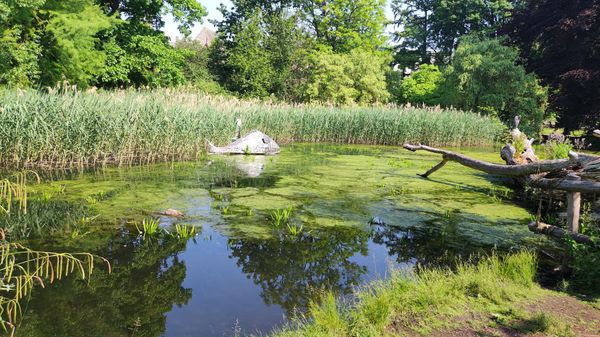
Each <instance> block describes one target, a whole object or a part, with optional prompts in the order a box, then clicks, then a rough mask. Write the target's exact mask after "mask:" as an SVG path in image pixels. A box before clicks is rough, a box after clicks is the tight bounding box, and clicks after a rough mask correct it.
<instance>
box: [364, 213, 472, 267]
mask: <svg viewBox="0 0 600 337" xmlns="http://www.w3.org/2000/svg"><path fill="white" fill-rule="evenodd" d="M459 224H460V222H459V218H458V217H456V216H455V215H451V216H450V217H448V218H447V219H445V220H444V221H426V222H423V223H421V224H420V225H419V226H415V227H413V228H411V229H405V230H403V229H400V228H398V227H394V226H389V225H383V226H379V225H377V226H374V227H373V232H372V240H373V242H374V243H376V244H380V245H385V246H386V248H387V249H388V254H389V255H390V256H392V257H395V259H396V260H397V262H399V263H412V264H417V265H420V266H453V265H454V264H455V263H456V262H457V261H458V260H461V259H463V258H465V257H469V256H471V255H473V254H476V253H478V252H482V249H483V246H482V245H480V244H477V243H476V242H473V241H472V240H469V239H468V238H467V237H465V235H464V233H463V232H462V230H463V229H461V227H460V226H459Z"/></svg>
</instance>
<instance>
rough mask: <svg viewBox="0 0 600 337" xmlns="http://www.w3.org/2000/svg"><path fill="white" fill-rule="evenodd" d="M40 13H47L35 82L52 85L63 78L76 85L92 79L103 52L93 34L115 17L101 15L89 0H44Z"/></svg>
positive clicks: (103, 55) (96, 6)
mask: <svg viewBox="0 0 600 337" xmlns="http://www.w3.org/2000/svg"><path fill="white" fill-rule="evenodd" d="M40 13H41V15H46V16H47V17H48V22H47V24H46V25H45V26H44V27H43V29H42V30H41V32H40V34H41V38H42V42H41V44H40V46H41V48H42V53H41V55H40V58H39V67H40V69H43V71H41V72H40V79H39V83H40V84H41V85H45V86H54V85H55V84H56V83H57V82H59V81H63V80H66V81H68V82H69V83H71V84H75V85H78V86H80V87H87V86H89V85H90V84H92V83H94V80H95V77H96V76H97V74H98V71H99V69H102V68H103V66H104V62H105V54H104V52H103V51H101V50H98V49H97V48H96V45H97V44H99V43H100V40H99V39H98V37H97V36H96V35H97V34H98V33H99V32H100V31H102V30H104V29H108V28H109V27H110V26H111V25H113V24H114V23H115V22H116V20H115V19H114V18H111V17H108V16H106V15H104V13H103V11H102V10H101V9H100V7H98V5H96V4H95V3H94V1H93V0H76V1H58V0H47V1H46V4H45V6H44V7H43V10H42V11H40Z"/></svg>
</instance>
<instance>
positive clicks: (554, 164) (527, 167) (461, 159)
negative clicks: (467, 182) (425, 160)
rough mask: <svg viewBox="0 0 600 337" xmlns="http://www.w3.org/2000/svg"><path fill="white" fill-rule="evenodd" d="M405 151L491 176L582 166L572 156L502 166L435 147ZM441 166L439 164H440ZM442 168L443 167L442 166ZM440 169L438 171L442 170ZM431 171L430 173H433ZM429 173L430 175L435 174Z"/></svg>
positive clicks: (529, 173)
mask: <svg viewBox="0 0 600 337" xmlns="http://www.w3.org/2000/svg"><path fill="white" fill-rule="evenodd" d="M403 147H404V148H405V149H407V150H410V151H413V152H414V151H418V150H424V151H429V152H433V153H439V154H441V155H442V157H443V158H444V160H445V161H448V160H450V161H455V162H457V163H460V164H462V165H464V166H467V167H470V168H472V169H475V170H479V171H483V172H486V173H490V174H498V175H503V176H509V177H522V176H527V175H531V174H538V173H544V172H551V171H560V170H563V169H568V168H574V167H577V166H579V165H581V161H580V159H579V157H578V156H572V157H570V158H569V159H558V160H546V161H541V162H534V163H529V164H523V165H501V164H493V163H489V162H485V161H481V160H477V159H473V158H469V157H467V156H464V155H462V154H458V153H455V152H452V151H447V150H442V149H438V148H434V147H429V146H427V145H420V144H419V145H412V144H404V146H403ZM438 165H439V164H438ZM440 167H441V166H440ZM440 167H438V169H439V168H440ZM432 170H433V169H432ZM432 170H430V171H432ZM435 171H436V170H433V171H432V172H429V174H431V173H433V172H435ZM429 174H426V175H425V174H424V176H428V175H429Z"/></svg>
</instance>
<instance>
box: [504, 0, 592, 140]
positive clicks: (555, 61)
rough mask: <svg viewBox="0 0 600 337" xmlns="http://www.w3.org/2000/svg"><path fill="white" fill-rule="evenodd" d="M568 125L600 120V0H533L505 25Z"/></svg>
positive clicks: (588, 124) (562, 121) (580, 125)
mask: <svg viewBox="0 0 600 337" xmlns="http://www.w3.org/2000/svg"><path fill="white" fill-rule="evenodd" d="M504 32H505V33H508V35H509V37H510V40H511V42H513V43H515V44H517V45H518V46H519V47H520V48H521V52H522V56H523V58H524V59H525V60H526V65H527V68H528V69H529V70H530V71H534V72H535V73H536V74H538V76H539V77H540V78H541V79H542V81H543V82H544V84H546V85H549V86H550V87H551V89H552V90H551V97H550V103H551V106H550V108H551V109H552V110H554V111H556V112H558V115H559V124H560V125H561V126H564V127H565V129H566V130H573V129H577V128H585V129H588V130H589V129H591V128H593V127H596V126H598V124H599V123H600V0H530V1H528V2H527V4H526V5H525V6H524V8H522V9H521V10H520V11H518V12H517V13H515V15H514V16H513V20H512V21H511V23H509V24H508V25H507V26H506V27H505V28H504Z"/></svg>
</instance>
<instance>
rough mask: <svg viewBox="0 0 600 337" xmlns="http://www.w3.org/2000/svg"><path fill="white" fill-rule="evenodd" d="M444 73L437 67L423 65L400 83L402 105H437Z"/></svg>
mask: <svg viewBox="0 0 600 337" xmlns="http://www.w3.org/2000/svg"><path fill="white" fill-rule="evenodd" d="M441 81H442V73H441V72H440V70H439V68H438V67H437V66H435V65H430V64H423V65H421V66H420V67H419V69H418V70H417V71H415V72H413V73H412V74H410V76H408V77H405V78H404V79H403V80H402V82H401V83H400V98H401V100H400V103H411V104H426V105H430V106H432V105H436V104H438V103H439V102H440V97H439V90H438V87H439V85H440V82H441Z"/></svg>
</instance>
